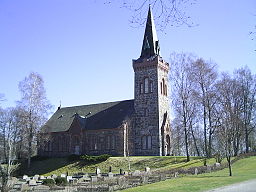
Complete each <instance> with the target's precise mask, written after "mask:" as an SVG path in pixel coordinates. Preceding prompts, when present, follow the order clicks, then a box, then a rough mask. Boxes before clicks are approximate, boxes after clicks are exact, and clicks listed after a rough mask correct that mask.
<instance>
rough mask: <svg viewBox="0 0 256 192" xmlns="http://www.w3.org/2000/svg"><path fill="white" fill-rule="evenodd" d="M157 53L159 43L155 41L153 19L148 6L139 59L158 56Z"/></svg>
mask: <svg viewBox="0 0 256 192" xmlns="http://www.w3.org/2000/svg"><path fill="white" fill-rule="evenodd" d="M159 51H160V47H159V41H158V39H157V35H156V28H155V24H154V19H153V15H152V12H151V7H150V5H149V9H148V18H147V23H146V29H145V33H144V39H143V44H142V50H141V55H140V58H142V59H144V58H149V57H152V56H155V55H159Z"/></svg>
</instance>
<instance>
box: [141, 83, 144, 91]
mask: <svg viewBox="0 0 256 192" xmlns="http://www.w3.org/2000/svg"><path fill="white" fill-rule="evenodd" d="M143 92H144V87H143V83H140V94H143Z"/></svg>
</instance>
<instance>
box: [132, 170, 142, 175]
mask: <svg viewBox="0 0 256 192" xmlns="http://www.w3.org/2000/svg"><path fill="white" fill-rule="evenodd" d="M140 175H141V173H140V171H139V170H135V171H134V172H132V176H140Z"/></svg>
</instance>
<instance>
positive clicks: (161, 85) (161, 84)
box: [160, 82, 163, 94]
mask: <svg viewBox="0 0 256 192" xmlns="http://www.w3.org/2000/svg"><path fill="white" fill-rule="evenodd" d="M160 87H161V94H163V82H161V83H160Z"/></svg>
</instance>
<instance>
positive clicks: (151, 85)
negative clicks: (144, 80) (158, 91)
mask: <svg viewBox="0 0 256 192" xmlns="http://www.w3.org/2000/svg"><path fill="white" fill-rule="evenodd" d="M149 91H150V93H153V81H150V86H149Z"/></svg>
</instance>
